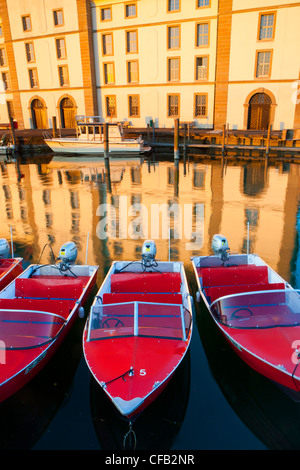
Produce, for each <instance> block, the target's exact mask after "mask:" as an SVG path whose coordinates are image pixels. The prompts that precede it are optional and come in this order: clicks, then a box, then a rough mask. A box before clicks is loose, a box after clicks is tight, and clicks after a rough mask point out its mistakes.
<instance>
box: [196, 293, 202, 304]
mask: <svg viewBox="0 0 300 470" xmlns="http://www.w3.org/2000/svg"><path fill="white" fill-rule="evenodd" d="M200 299H201V295H200V292H199V291H198V290H197V292H196V300H197V302H200Z"/></svg>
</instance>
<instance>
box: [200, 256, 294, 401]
mask: <svg viewBox="0 0 300 470" xmlns="http://www.w3.org/2000/svg"><path fill="white" fill-rule="evenodd" d="M193 266H194V272H195V275H196V279H197V282H198V287H199V293H200V294H201V297H202V299H203V301H204V303H205V305H206V307H207V308H208V310H209V312H210V313H211V316H212V318H213V320H214V322H215V323H216V325H217V326H218V328H219V329H220V331H221V332H222V334H223V335H224V337H225V338H226V341H227V342H228V344H229V345H230V346H231V347H232V348H233V350H234V351H235V352H236V354H237V355H238V356H239V357H240V358H241V359H242V360H243V361H244V362H246V363H247V364H248V365H249V366H250V367H251V368H253V369H254V370H256V371H257V372H258V373H260V374H262V375H263V376H265V377H267V378H268V379H270V380H272V381H273V382H276V383H278V384H280V385H282V386H284V387H286V388H287V389H290V390H292V391H294V392H297V393H298V392H300V367H298V364H299V358H300V355H299V358H298V348H299V352H300V296H299V293H298V292H297V291H295V290H294V289H293V288H292V286H290V285H289V284H288V283H287V282H286V281H285V280H284V279H283V278H281V277H280V276H279V275H278V274H277V273H276V272H275V271H273V270H272V269H271V268H270V267H269V266H267V264H266V263H264V262H263V260H261V258H259V256H257V255H231V256H229V258H228V259H227V261H226V262H225V263H223V264H222V263H220V259H219V260H218V258H217V257H216V256H212V257H198V258H194V259H193Z"/></svg>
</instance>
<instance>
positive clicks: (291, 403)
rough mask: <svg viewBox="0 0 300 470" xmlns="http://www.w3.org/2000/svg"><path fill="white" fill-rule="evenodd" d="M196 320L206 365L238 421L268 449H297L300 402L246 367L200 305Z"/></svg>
mask: <svg viewBox="0 0 300 470" xmlns="http://www.w3.org/2000/svg"><path fill="white" fill-rule="evenodd" d="M199 310H200V314H199V315H198V317H197V321H198V327H199V331H200V332H201V339H202V343H203V345H204V349H205V352H206V355H207V359H208V362H209V366H210V368H211V371H212V374H213V376H214V377H215V380H216V381H217V383H218V385H219V386H220V389H221V390H222V392H223V394H224V396H225V397H226V399H227V400H228V402H229V403H230V405H231V406H232V407H233V409H234V410H235V412H236V413H237V415H238V416H239V417H240V419H241V420H242V421H243V422H244V423H245V424H246V426H247V427H249V429H251V431H252V432H253V433H254V434H255V435H256V436H258V437H259V438H260V439H261V441H262V442H264V443H265V444H266V446H267V448H268V449H272V450H292V449H294V450H296V449H297V450H299V449H300V402H299V401H296V400H294V399H293V398H291V397H289V396H288V395H287V394H286V393H285V392H284V391H283V390H281V389H280V388H279V387H278V386H277V385H276V384H274V383H272V382H271V381H270V380H268V379H266V378H265V377H263V376H262V375H260V374H258V373H257V372H255V371H254V370H253V369H251V368H250V367H248V365H247V364H245V363H244V362H243V361H242V360H241V359H240V358H239V357H238V356H237V355H236V354H235V353H234V351H232V349H231V348H230V347H229V345H228V344H227V343H226V341H225V339H224V337H223V336H221V334H220V332H219V331H218V330H217V328H215V325H214V324H213V322H212V320H211V318H210V317H209V314H208V311H207V310H206V309H205V306H204V304H201V306H200V308H199Z"/></svg>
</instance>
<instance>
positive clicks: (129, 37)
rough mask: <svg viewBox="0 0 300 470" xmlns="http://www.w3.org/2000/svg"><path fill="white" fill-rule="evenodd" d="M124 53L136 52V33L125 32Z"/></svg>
mask: <svg viewBox="0 0 300 470" xmlns="http://www.w3.org/2000/svg"><path fill="white" fill-rule="evenodd" d="M126 52H127V53H131V52H137V31H127V32H126Z"/></svg>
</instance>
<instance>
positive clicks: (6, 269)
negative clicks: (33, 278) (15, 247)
mask: <svg viewBox="0 0 300 470" xmlns="http://www.w3.org/2000/svg"><path fill="white" fill-rule="evenodd" d="M9 252H10V249H9V244H8V242H7V240H5V239H4V238H1V239H0V291H1V290H2V289H3V288H4V287H5V286H7V284H9V283H10V282H11V281H12V280H13V279H14V278H15V277H17V276H18V275H19V274H21V272H22V271H23V267H22V261H23V259H22V258H8V256H9Z"/></svg>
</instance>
